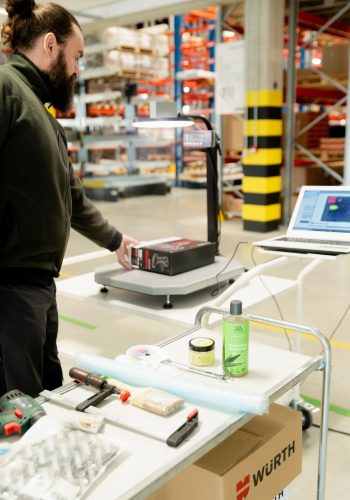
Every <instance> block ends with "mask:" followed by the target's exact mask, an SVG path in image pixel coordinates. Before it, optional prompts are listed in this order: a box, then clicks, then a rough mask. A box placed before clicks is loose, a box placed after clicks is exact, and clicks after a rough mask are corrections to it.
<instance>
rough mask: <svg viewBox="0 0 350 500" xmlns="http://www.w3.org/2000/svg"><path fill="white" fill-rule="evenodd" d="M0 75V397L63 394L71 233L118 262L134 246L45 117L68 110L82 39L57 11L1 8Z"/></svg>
mask: <svg viewBox="0 0 350 500" xmlns="http://www.w3.org/2000/svg"><path fill="white" fill-rule="evenodd" d="M5 9H6V11H7V13H8V18H7V20H6V21H5V22H4V24H3V27H2V30H1V36H2V40H3V43H4V44H5V46H7V47H9V48H10V49H11V52H12V55H10V56H9V58H8V62H6V63H5V64H4V65H2V66H0V395H1V394H3V393H4V392H7V391H9V390H11V389H19V390H21V391H23V392H24V393H26V394H29V395H31V396H37V395H38V393H39V392H40V391H41V390H43V389H49V390H52V389H55V388H56V387H58V386H60V385H61V384H62V369H61V364H60V361H59V358H58V351H57V333H58V313H57V305H56V288H55V282H54V278H55V277H57V276H59V272H60V268H61V265H62V261H63V257H64V252H65V249H66V245H67V241H68V236H69V230H70V227H73V228H74V229H76V230H77V231H79V232H80V233H81V234H83V235H84V236H86V237H87V238H89V239H90V240H92V241H94V242H95V243H96V244H98V245H99V246H101V247H104V248H108V249H109V250H110V251H112V252H114V251H115V252H116V254H117V258H118V261H119V262H120V264H121V265H122V266H124V267H125V268H128V269H130V268H131V266H130V265H129V263H128V262H127V257H126V255H127V253H126V252H127V246H128V245H129V244H130V243H135V242H136V240H134V239H133V238H131V237H129V236H127V235H123V234H122V233H121V232H119V231H118V230H117V229H116V228H114V227H113V226H111V225H110V224H109V223H108V222H107V221H106V220H105V219H103V217H102V215H101V213H100V212H99V211H98V210H97V209H96V207H95V206H94V205H93V204H92V202H91V201H90V200H89V199H88V198H86V196H85V194H84V191H83V187H82V184H81V182H80V181H79V179H78V178H77V177H75V176H74V173H73V169H72V165H71V164H70V161H69V158H68V152H67V142H66V138H65V133H64V130H63V129H62V127H61V126H60V125H59V123H58V122H57V121H56V120H55V118H53V117H52V115H51V114H50V113H49V112H48V111H47V107H46V106H45V104H48V103H50V104H52V105H53V106H54V107H56V108H57V109H59V110H61V111H67V110H68V109H70V107H71V105H72V101H73V93H74V87H75V81H76V79H77V77H78V75H79V67H78V63H79V59H80V58H81V57H82V56H83V51H84V39H83V35H82V32H81V29H80V26H79V23H78V22H77V20H76V19H75V18H74V16H72V15H71V14H70V13H69V12H68V11H67V10H65V9H64V8H63V7H61V6H59V5H57V4H53V3H48V4H38V5H36V4H35V2H34V1H33V0H7V1H6V2H5Z"/></svg>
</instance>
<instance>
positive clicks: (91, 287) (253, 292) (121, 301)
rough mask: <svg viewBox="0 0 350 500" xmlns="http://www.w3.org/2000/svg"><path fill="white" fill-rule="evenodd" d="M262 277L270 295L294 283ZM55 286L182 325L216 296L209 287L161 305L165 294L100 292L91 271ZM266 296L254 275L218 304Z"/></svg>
mask: <svg viewBox="0 0 350 500" xmlns="http://www.w3.org/2000/svg"><path fill="white" fill-rule="evenodd" d="M262 278H263V280H264V283H265V284H266V286H267V287H268V289H269V290H270V291H271V292H272V293H273V294H274V295H275V294H278V293H281V292H285V291H288V290H291V289H293V288H294V287H295V286H296V282H295V281H294V280H290V279H284V278H276V277H272V276H262ZM56 286H57V293H59V294H61V295H64V296H67V297H71V298H75V299H80V300H85V299H89V301H93V302H94V303H96V304H97V305H100V306H105V307H109V308H111V309H115V310H119V311H122V312H126V313H128V314H130V313H131V314H136V315H140V316H143V317H146V318H152V319H157V320H159V321H161V322H163V323H170V324H175V325H179V326H184V327H189V326H192V325H193V324H194V321H195V317H196V313H197V311H198V310H199V309H200V308H201V307H202V306H204V305H207V306H210V305H211V304H212V303H215V301H216V300H217V297H212V296H211V291H212V290H213V288H209V289H205V290H201V291H198V292H195V293H191V294H189V295H184V296H180V295H178V296H174V297H171V302H172V304H173V305H174V307H173V309H164V307H163V304H164V302H165V298H164V297H162V296H159V297H158V296H152V295H146V294H143V293H138V292H131V291H127V290H122V289H118V288H108V293H101V292H100V290H101V285H99V284H98V283H96V282H95V280H94V273H93V272H92V273H86V274H81V275H80V276H76V277H73V278H67V279H64V280H57V281H56ZM224 290H226V289H224ZM270 296H271V294H270V292H269V291H268V290H267V288H266V287H265V286H264V285H263V283H262V282H261V280H260V279H259V278H258V277H255V278H253V279H252V280H251V281H250V282H249V283H248V284H245V285H243V286H242V287H241V288H240V289H239V290H237V291H236V292H234V294H233V295H232V296H231V297H230V298H229V299H227V301H226V302H224V304H222V305H221V307H224V308H227V309H228V308H229V303H230V301H231V300H233V299H239V300H242V302H243V304H244V309H245V310H247V309H249V307H251V306H253V305H254V304H257V303H259V302H261V301H263V300H266V299H268V298H270Z"/></svg>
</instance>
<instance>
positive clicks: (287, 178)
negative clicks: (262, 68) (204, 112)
mask: <svg viewBox="0 0 350 500" xmlns="http://www.w3.org/2000/svg"><path fill="white" fill-rule="evenodd" d="M297 21H298V0H295V1H294V2H289V15H288V65H287V101H286V113H285V116H286V121H285V127H286V128H285V130H286V132H285V138H284V207H283V208H284V210H283V222H284V223H285V224H288V222H289V219H290V217H291V213H292V206H291V205H292V203H291V200H292V195H293V192H292V191H293V167H294V130H295V115H294V103H295V46H296V29H297Z"/></svg>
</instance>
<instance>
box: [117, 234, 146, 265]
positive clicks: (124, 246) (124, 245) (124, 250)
mask: <svg viewBox="0 0 350 500" xmlns="http://www.w3.org/2000/svg"><path fill="white" fill-rule="evenodd" d="M139 244H140V242H139V241H138V240H135V239H134V238H131V236H128V235H127V234H123V239H122V242H121V244H120V247H119V248H118V249H117V250H116V251H115V253H116V254H117V258H118V262H119V264H120V265H121V266H123V267H124V268H125V269H132V266H131V264H130V263H129V262H128V259H127V255H128V245H139Z"/></svg>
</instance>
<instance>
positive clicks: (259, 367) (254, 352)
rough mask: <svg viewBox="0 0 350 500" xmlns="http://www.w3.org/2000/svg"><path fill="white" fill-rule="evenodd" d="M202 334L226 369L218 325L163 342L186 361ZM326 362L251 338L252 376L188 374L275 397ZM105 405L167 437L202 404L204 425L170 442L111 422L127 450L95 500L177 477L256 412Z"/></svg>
mask: <svg viewBox="0 0 350 500" xmlns="http://www.w3.org/2000/svg"><path fill="white" fill-rule="evenodd" d="M202 335H205V336H209V335H210V336H211V337H212V338H214V339H215V342H216V344H217V346H216V353H217V356H216V362H215V365H214V366H213V367H210V368H209V369H210V370H211V371H213V372H221V362H220V352H221V334H220V332H218V331H213V330H210V331H208V330H204V329H201V328H199V327H196V328H192V329H191V330H189V331H188V332H186V333H185V334H181V335H179V336H178V337H176V338H174V339H169V340H168V341H164V342H163V343H162V344H161V346H162V347H163V348H164V349H166V350H167V353H170V356H171V359H172V360H174V361H180V362H186V360H187V352H188V351H187V349H188V341H189V339H190V338H192V337H196V336H202ZM322 364H323V358H322V357H321V356H316V357H314V358H311V357H309V356H306V355H303V354H297V353H294V352H290V351H286V350H281V349H276V348H273V347H269V346H266V345H262V344H258V343H254V342H252V343H251V344H250V368H249V373H248V375H247V376H246V377H243V378H240V379H230V380H229V381H228V382H223V381H220V382H217V381H215V382H212V379H208V378H207V377H203V376H198V375H192V374H191V375H187V377H191V376H194V377H195V378H196V379H197V380H198V379H200V381H201V382H203V381H204V382H206V381H208V383H216V384H225V386H227V384H229V386H231V387H232V393H233V395H234V391H235V389H236V390H237V391H238V392H240V393H241V392H245V393H253V394H256V395H265V396H267V397H268V398H269V401H270V402H273V401H275V400H276V399H277V398H278V397H280V396H281V395H282V394H284V393H285V392H287V391H288V390H289V389H290V388H292V387H293V386H294V385H295V384H298V383H300V381H302V380H304V379H305V378H306V377H307V376H308V375H309V374H311V373H312V372H314V371H317V370H318V369H319V368H320V367H321V366H322ZM166 368H167V369H169V370H170V373H173V374H174V376H175V377H176V373H183V372H181V370H180V372H179V371H177V369H176V368H174V367H172V366H169V367H168V366H167V367H166ZM168 373H169V372H168ZM68 394H69V396H70V399H71V398H72V395H73V394H75V395H76V400H75V398H74V401H76V402H77V403H79V402H80V401H81V400H84V399H86V398H87V397H88V396H90V392H89V389H87V388H84V387H78V388H77V389H74V390H73V391H71V392H69V393H68ZM105 405H106V406H107V407H109V408H113V409H114V410H115V412H117V414H118V415H120V416H124V417H127V416H128V415H129V419H130V421H131V420H132V419H135V418H136V419H137V418H138V419H140V423H141V422H142V424H143V425H144V426H146V427H147V426H148V425H149V426H150V428H156V429H158V431H163V430H164V436H166V437H167V436H168V435H170V434H171V432H173V431H174V430H175V429H177V428H178V427H179V426H180V425H181V424H182V423H184V422H185V420H186V417H187V414H189V413H190V412H191V410H193V408H195V407H196V408H198V409H199V426H198V428H197V429H195V431H194V432H193V433H192V434H191V435H190V436H189V437H188V438H187V439H186V440H185V441H184V442H183V443H182V444H181V445H180V446H179V447H178V448H170V447H169V446H167V445H166V444H165V443H164V442H161V441H159V440H156V439H153V438H150V437H146V436H144V435H142V434H139V433H136V432H131V431H129V430H126V429H124V428H121V427H117V426H114V425H109V424H107V425H106V426H105V428H104V433H105V434H106V435H108V436H109V437H110V438H112V439H115V440H116V441H117V443H119V444H120V445H121V448H122V450H123V451H122V453H121V454H120V456H119V458H117V459H116V461H115V462H113V463H112V464H111V465H110V466H109V468H108V472H106V473H105V474H104V475H103V477H102V478H100V480H99V481H98V483H97V484H96V485H95V486H94V487H93V489H91V490H90V492H89V493H88V494H87V496H86V498H87V499H89V500H100V499H101V498H103V499H104V500H116V499H118V500H119V499H120V500H126V499H131V498H132V499H143V498H145V497H147V496H148V495H149V494H151V493H152V492H153V491H155V490H157V489H158V488H159V487H160V486H161V485H162V484H164V483H165V482H166V481H168V480H169V479H170V478H171V477H173V476H174V475H176V474H177V473H178V472H180V471H181V470H183V469H184V468H185V467H186V466H188V465H189V464H191V463H193V462H195V461H196V460H197V459H199V458H200V457H201V456H202V455H204V454H205V453H207V452H208V451H210V450H211V449H212V448H214V447H215V446H216V445H217V444H219V443H220V442H221V441H223V440H224V439H225V438H226V437H228V436H229V435H230V434H232V433H233V432H234V431H236V430H237V429H239V428H240V427H241V426H242V425H244V423H246V422H247V421H248V420H249V419H250V418H251V417H252V416H253V415H251V414H248V413H244V412H237V413H234V414H229V413H224V412H221V411H216V410H214V409H210V408H208V407H204V406H200V405H195V404H191V403H190V402H188V401H187V402H186V403H185V407H184V409H183V410H181V411H180V412H177V413H176V414H174V415H173V416H171V417H160V416H156V415H154V414H151V413H148V412H145V411H143V410H139V409H137V408H133V407H130V405H125V406H123V405H121V403H120V402H119V401H113V402H106V403H105V404H104V406H105ZM45 408H46V409H47V411H48V413H49V414H52V415H55V416H57V415H58V416H59V415H61V418H63V417H64V411H65V410H63V409H62V408H60V407H59V406H57V405H54V404H53V403H49V402H47V403H45ZM135 412H136V413H135ZM320 498H322V497H320Z"/></svg>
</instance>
